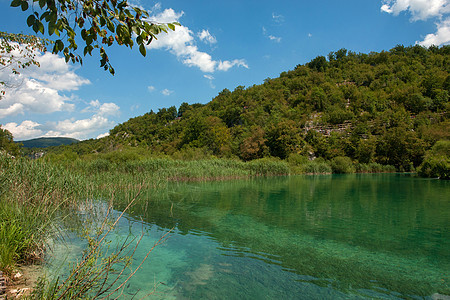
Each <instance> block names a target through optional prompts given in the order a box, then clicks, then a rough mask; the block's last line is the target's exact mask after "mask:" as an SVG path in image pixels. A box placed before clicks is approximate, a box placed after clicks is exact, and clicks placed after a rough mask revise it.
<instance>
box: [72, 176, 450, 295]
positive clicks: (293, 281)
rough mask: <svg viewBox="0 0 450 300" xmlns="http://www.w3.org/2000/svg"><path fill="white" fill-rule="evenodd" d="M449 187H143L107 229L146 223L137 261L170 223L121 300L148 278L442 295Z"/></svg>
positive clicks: (381, 180) (294, 182)
mask: <svg viewBox="0 0 450 300" xmlns="http://www.w3.org/2000/svg"><path fill="white" fill-rule="evenodd" d="M449 195H450V182H448V181H439V180H430V179H422V178H416V177H412V176H408V175H401V174H377V175H340V176H339V175H326V176H325V175H324V176H297V177H296V176H291V177H275V178H263V179H254V180H239V181H227V182H211V183H182V184H181V183H180V184H173V185H171V186H169V188H168V189H167V190H164V192H162V193H155V191H147V192H146V193H143V195H142V196H141V197H140V200H139V203H138V204H137V205H136V206H135V207H134V208H133V210H132V211H131V212H130V213H129V214H127V215H126V218H124V219H122V221H121V222H120V224H119V228H118V230H117V231H116V232H115V235H113V236H112V238H113V239H120V238H124V237H125V236H126V235H127V234H129V232H133V233H134V234H139V233H140V232H142V230H144V232H145V237H144V239H143V240H142V241H141V244H140V246H139V248H138V251H137V253H136V254H135V256H134V259H135V262H136V263H135V264H137V263H138V262H139V261H140V260H141V258H142V257H143V256H144V255H145V254H146V253H147V251H148V250H149V249H150V248H151V247H152V245H153V244H154V243H155V242H156V241H157V240H158V238H159V237H160V236H161V235H162V234H164V233H165V232H167V231H168V230H169V229H171V228H174V229H173V231H172V232H171V234H170V237H169V239H168V240H167V241H166V242H165V243H164V244H162V245H160V246H158V247H156V248H155V250H153V252H152V253H151V255H150V256H149V258H148V259H147V261H146V262H145V263H144V265H143V267H142V269H141V270H140V271H139V272H138V273H137V274H136V275H135V276H134V277H133V278H132V280H131V281H129V283H128V284H127V288H126V290H125V295H126V297H128V296H129V298H130V299H131V298H132V295H134V294H136V299H140V298H142V297H144V296H146V295H147V294H148V293H150V292H151V291H153V290H154V288H155V287H156V290H155V291H154V292H153V294H152V295H151V297H153V298H155V299H200V298H201V299H273V298H278V299H367V298H369V299H370V298H376V299H397V298H413V299H416V298H417V299H423V298H428V299H439V297H441V298H442V297H444V296H443V295H450V286H449V280H450V230H449V225H450V196H449ZM116 209H118V210H120V209H123V207H121V206H120V205H118V206H117V207H116ZM64 247H66V248H65V250H64V251H63V252H64V253H65V254H66V255H67V253H69V252H70V251H68V250H72V252H73V253H79V250H80V249H79V247H81V246H80V245H78V244H77V242H76V240H74V241H73V242H72V243H68V244H67V245H66V246H64Z"/></svg>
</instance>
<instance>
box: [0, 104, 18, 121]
mask: <svg viewBox="0 0 450 300" xmlns="http://www.w3.org/2000/svg"><path fill="white" fill-rule="evenodd" d="M20 113H23V104H22V103H13V104H11V105H10V106H8V107H6V108H0V119H1V118H4V117H7V116H15V115H18V114H20Z"/></svg>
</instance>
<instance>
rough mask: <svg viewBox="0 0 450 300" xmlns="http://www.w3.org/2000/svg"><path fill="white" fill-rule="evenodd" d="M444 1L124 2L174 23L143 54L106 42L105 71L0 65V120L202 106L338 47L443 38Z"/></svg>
mask: <svg viewBox="0 0 450 300" xmlns="http://www.w3.org/2000/svg"><path fill="white" fill-rule="evenodd" d="M449 1H450V0H390V1H383V0H364V1H361V0H346V1H331V0H327V1H326V0H317V1H288V0H287V1H266V0H258V1H254V0H248V1H236V0H228V1H201V0H192V1H182V0H167V1H160V2H153V1H146V0H140V1H138V0H134V1H130V3H133V4H135V5H139V6H141V7H143V8H145V9H146V10H147V11H149V12H151V16H152V19H153V20H158V21H167V22H168V21H178V22H180V23H181V26H177V28H176V30H175V32H172V33H169V34H164V35H162V36H160V37H159V39H158V40H157V41H156V42H154V43H152V44H151V45H150V47H149V49H148V51H147V57H142V56H141V55H140V54H139V51H138V49H132V50H130V49H129V48H124V47H121V46H117V45H115V46H112V47H109V48H108V49H106V50H107V52H108V54H109V57H110V61H111V62H112V64H113V66H114V68H115V70H116V75H115V76H111V75H110V74H109V73H108V72H105V71H103V70H102V69H100V68H99V59H98V57H97V56H94V57H86V58H85V59H84V64H83V66H79V65H71V64H65V63H64V61H63V59H62V58H61V57H58V56H55V55H52V54H50V53H46V54H39V55H38V59H39V60H40V62H41V67H40V68H35V67H33V68H30V69H28V70H25V71H23V72H22V74H21V75H20V76H17V75H16V76H14V77H12V76H11V74H10V73H11V72H10V70H8V69H3V70H0V79H2V78H3V79H6V80H8V81H9V82H10V83H11V85H12V87H11V88H9V89H7V90H6V92H7V93H6V95H5V96H4V97H3V99H2V100H0V124H2V127H4V128H7V129H8V130H10V131H11V132H12V133H13V135H14V137H15V139H16V140H23V139H29V138H35V137H40V136H66V137H74V138H78V139H88V138H96V137H99V136H102V135H104V134H106V133H107V132H108V131H109V129H111V128H113V127H114V126H115V125H116V124H118V123H122V122H125V121H127V120H128V119H129V118H132V117H135V116H139V115H142V114H144V113H146V112H148V111H150V110H153V111H155V112H156V111H158V109H159V108H163V107H169V106H172V105H175V106H177V107H178V106H179V105H180V104H181V103H182V102H188V103H198V102H199V103H206V102H208V101H210V100H211V99H212V98H214V97H215V96H216V95H217V94H218V93H219V92H220V91H222V90H223V89H225V88H227V89H229V90H234V89H235V88H236V87H237V86H240V85H241V86H246V87H248V86H252V85H254V84H261V83H262V82H263V80H264V79H266V78H268V77H271V78H273V77H277V76H279V74H280V73H281V72H283V71H287V70H292V69H293V68H294V67H295V66H296V65H298V64H305V63H307V62H309V61H310V60H311V59H313V58H315V57H316V56H318V55H324V56H326V55H327V54H328V53H329V52H331V51H336V50H339V49H340V48H346V49H348V50H351V51H354V52H363V53H368V52H370V51H377V52H379V51H382V50H389V49H391V48H393V47H394V46H396V45H397V44H403V45H405V46H408V45H414V44H416V43H419V44H422V45H425V46H429V45H431V44H436V45H443V44H448V43H449V42H450V16H449V12H450V3H449ZM9 3H10V0H0V26H1V27H0V28H1V29H0V31H7V32H14V33H32V31H31V30H30V29H29V28H28V27H27V25H26V18H27V17H28V14H29V13H23V12H22V11H21V10H20V8H12V7H10V6H9Z"/></svg>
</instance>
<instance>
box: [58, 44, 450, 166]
mask: <svg viewBox="0 0 450 300" xmlns="http://www.w3.org/2000/svg"><path fill="white" fill-rule="evenodd" d="M449 70H450V46H442V47H434V46H432V47H430V48H424V47H422V46H419V45H416V46H410V47H405V46H401V45H399V46H396V47H395V48H393V49H391V50H389V51H382V52H379V53H377V52H371V53H369V54H363V53H354V52H351V51H347V50H346V49H340V50H338V51H336V52H331V53H330V54H329V55H328V57H324V56H318V57H316V58H315V59H313V60H312V61H311V62H309V63H307V64H305V65H298V66H296V67H295V69H294V70H291V71H288V72H283V73H281V74H280V76H279V77H278V78H273V79H272V78H267V79H266V80H264V83H263V84H261V85H254V86H251V87H248V88H245V87H242V86H239V87H237V88H235V89H234V91H229V90H227V89H225V90H223V91H221V92H220V93H219V94H218V95H217V96H216V97H215V98H214V99H212V101H210V102H209V103H207V104H204V105H202V104H188V103H183V104H182V105H181V106H180V107H179V108H178V109H177V108H176V107H175V106H172V107H169V108H163V109H160V110H159V111H158V112H153V111H150V112H149V113H146V114H144V115H143V116H139V117H135V118H132V119H130V120H129V121H127V122H125V123H123V124H120V125H117V126H116V127H114V128H113V129H112V130H111V131H110V135H109V136H108V137H105V138H103V139H100V140H90V141H84V142H81V143H78V144H75V145H72V146H70V149H72V151H74V152H76V153H77V154H78V155H82V154H87V153H93V152H109V151H112V150H117V149H121V148H123V147H141V148H143V149H146V151H148V152H152V153H158V154H165V155H169V156H173V157H175V158H180V159H195V158H203V157H205V156H208V155H213V156H216V157H224V158H239V159H241V160H244V161H250V160H254V159H260V158H265V157H276V158H280V159H288V158H289V157H291V156H293V155H295V156H301V157H305V158H308V160H312V159H314V158H320V159H322V160H324V161H327V162H328V165H330V164H331V162H332V161H333V160H336V158H338V157H339V158H341V157H346V158H349V159H350V160H351V161H352V162H353V163H357V164H360V165H361V164H365V165H369V164H380V165H392V166H394V167H395V168H396V169H397V170H398V171H413V170H415V169H416V168H417V167H419V166H420V165H421V164H422V162H423V160H424V157H425V155H426V152H427V151H428V150H430V149H431V147H433V145H434V144H435V143H436V142H437V141H440V140H443V141H446V140H449V136H450V130H449V120H448V113H447V112H448V110H449V94H450V76H449ZM62 149H63V148H59V150H57V151H62ZM447 157H448V155H447ZM300 160H302V159H300ZM338 160H339V159H338ZM447 166H448V160H447Z"/></svg>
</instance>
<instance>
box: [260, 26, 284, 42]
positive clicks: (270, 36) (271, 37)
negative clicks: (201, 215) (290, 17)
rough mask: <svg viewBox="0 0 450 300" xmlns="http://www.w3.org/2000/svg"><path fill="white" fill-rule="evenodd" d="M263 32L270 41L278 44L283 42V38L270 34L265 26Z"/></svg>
mask: <svg viewBox="0 0 450 300" xmlns="http://www.w3.org/2000/svg"><path fill="white" fill-rule="evenodd" d="M262 31H263V35H264V36H266V37H267V38H268V39H269V40H271V41H274V42H276V43H279V42H281V37H277V36H274V35H271V34H268V33H267V29H266V27H264V26H263V28H262Z"/></svg>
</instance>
